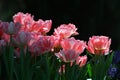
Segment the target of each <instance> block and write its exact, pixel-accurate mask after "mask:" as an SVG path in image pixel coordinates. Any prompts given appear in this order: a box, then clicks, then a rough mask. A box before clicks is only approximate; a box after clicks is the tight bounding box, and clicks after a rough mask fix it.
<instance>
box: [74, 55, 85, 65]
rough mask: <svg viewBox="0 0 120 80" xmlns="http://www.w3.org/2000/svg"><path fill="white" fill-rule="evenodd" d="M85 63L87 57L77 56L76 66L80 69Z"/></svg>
mask: <svg viewBox="0 0 120 80" xmlns="http://www.w3.org/2000/svg"><path fill="white" fill-rule="evenodd" d="M86 62H87V56H86V55H85V56H79V57H78V58H77V59H76V64H77V65H79V66H80V67H82V66H84V65H85V64H86Z"/></svg>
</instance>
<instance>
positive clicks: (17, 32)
mask: <svg viewBox="0 0 120 80" xmlns="http://www.w3.org/2000/svg"><path fill="white" fill-rule="evenodd" d="M51 27H52V20H45V21H43V20H42V19H39V20H38V21H35V20H34V16H31V14H29V13H26V14H24V13H22V12H19V13H17V14H15V15H14V16H13V22H10V23H9V22H3V21H0V53H1V55H2V53H3V54H4V52H2V49H3V48H4V47H5V46H6V45H10V46H12V47H13V54H14V56H15V57H17V58H20V57H21V50H20V49H21V47H22V49H23V53H27V51H28V52H29V53H30V55H31V58H32V57H37V56H38V57H39V56H42V55H44V54H48V53H49V52H50V54H51V55H54V56H56V57H57V58H58V59H59V60H61V61H62V62H64V63H63V64H62V65H60V66H61V67H62V66H64V65H65V63H70V66H72V65H74V62H75V65H78V66H79V67H80V68H81V67H83V66H84V65H85V64H87V54H83V52H84V50H85V49H86V50H87V51H88V52H89V53H90V54H92V55H97V56H99V55H100V56H101V55H102V56H104V55H108V54H109V53H110V45H111V39H109V37H107V36H92V37H90V38H89V41H88V42H86V41H83V40H79V39H75V38H74V37H72V36H74V35H79V33H78V32H77V27H76V26H75V25H74V24H72V23H69V24H61V25H60V26H58V27H57V28H55V29H54V33H53V35H47V33H48V32H49V31H50V29H51ZM24 55H25V56H26V54H24ZM64 67H65V66H64ZM61 72H62V71H61Z"/></svg>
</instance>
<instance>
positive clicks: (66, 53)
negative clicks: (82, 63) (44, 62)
mask: <svg viewBox="0 0 120 80" xmlns="http://www.w3.org/2000/svg"><path fill="white" fill-rule="evenodd" d="M55 55H56V56H57V57H58V58H59V59H60V60H62V61H64V62H74V61H75V60H76V59H77V57H78V56H79V54H78V53H76V52H75V51H74V50H61V51H60V52H58V53H55Z"/></svg>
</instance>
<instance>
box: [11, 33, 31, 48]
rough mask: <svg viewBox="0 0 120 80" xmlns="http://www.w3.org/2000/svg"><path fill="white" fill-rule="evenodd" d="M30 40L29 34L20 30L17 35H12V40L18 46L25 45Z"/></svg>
mask: <svg viewBox="0 0 120 80" xmlns="http://www.w3.org/2000/svg"><path fill="white" fill-rule="evenodd" d="M30 40H31V34H30V33H29V32H25V31H20V32H19V33H18V34H17V35H15V36H13V41H14V43H15V44H16V45H18V46H20V45H22V46H24V45H27V44H28V43H29V41H30Z"/></svg>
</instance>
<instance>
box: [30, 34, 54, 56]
mask: <svg viewBox="0 0 120 80" xmlns="http://www.w3.org/2000/svg"><path fill="white" fill-rule="evenodd" d="M29 47H30V52H32V55H37V56H38V55H40V54H44V53H45V52H49V51H51V49H52V48H53V41H52V39H51V37H50V36H41V37H39V39H38V40H36V41H33V42H32V43H31V44H30V45H29Z"/></svg>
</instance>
